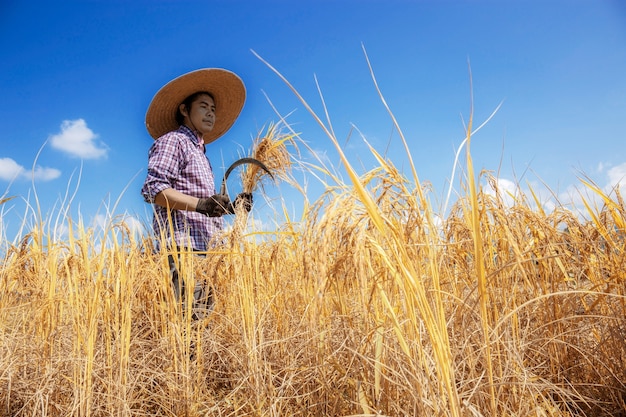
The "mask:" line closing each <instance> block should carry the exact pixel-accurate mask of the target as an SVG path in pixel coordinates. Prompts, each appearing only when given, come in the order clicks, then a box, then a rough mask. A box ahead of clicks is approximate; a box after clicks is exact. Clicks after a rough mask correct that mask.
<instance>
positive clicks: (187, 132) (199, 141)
mask: <svg viewBox="0 0 626 417" xmlns="http://www.w3.org/2000/svg"><path fill="white" fill-rule="evenodd" d="M178 131H179V132H181V133H183V134H185V135H186V136H188V137H189V139H191V141H192V142H193V143H194V144H195V145H196V146H197V147H198V148H199V149H200V150H202V151H203V152H204V141H203V140H202V137H201V136H200V135H198V134H197V133H196V132H194V131H193V130H191V129H190V128H189V127H187V126H185V125H180V127H179V128H178Z"/></svg>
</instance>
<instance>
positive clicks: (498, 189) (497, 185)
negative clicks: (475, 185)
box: [484, 178, 519, 207]
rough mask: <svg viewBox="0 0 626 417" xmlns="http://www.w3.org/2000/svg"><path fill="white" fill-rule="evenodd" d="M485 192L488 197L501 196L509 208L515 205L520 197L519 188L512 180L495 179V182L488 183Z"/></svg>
mask: <svg viewBox="0 0 626 417" xmlns="http://www.w3.org/2000/svg"><path fill="white" fill-rule="evenodd" d="M484 192H485V194H487V195H492V196H496V195H497V196H499V197H500V198H502V201H503V202H504V204H505V205H506V206H507V207H512V206H513V205H514V204H515V199H516V198H517V197H518V194H519V188H518V186H517V184H516V183H514V182H513V181H511V180H507V179H505V178H494V179H493V181H489V182H488V183H487V185H486V187H485V188H484Z"/></svg>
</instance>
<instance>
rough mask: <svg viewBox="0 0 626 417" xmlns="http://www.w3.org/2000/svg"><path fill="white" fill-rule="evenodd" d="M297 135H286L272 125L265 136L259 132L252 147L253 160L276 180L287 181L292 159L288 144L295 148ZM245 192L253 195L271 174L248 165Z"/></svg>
mask: <svg viewBox="0 0 626 417" xmlns="http://www.w3.org/2000/svg"><path fill="white" fill-rule="evenodd" d="M295 136H296V135H295V134H293V133H288V134H286V133H284V132H283V131H282V130H281V129H280V128H279V125H277V124H274V123H271V124H270V125H269V126H268V128H267V130H266V132H265V134H263V133H262V130H261V132H259V134H258V136H257V138H256V139H255V140H254V143H253V145H252V152H251V154H250V157H251V158H254V159H256V160H258V161H259V162H262V163H263V164H264V165H265V166H266V167H267V169H268V170H269V171H270V172H271V174H272V176H273V177H274V179H276V178H282V179H287V177H288V174H289V172H290V171H291V164H292V161H291V157H290V155H289V151H288V150H287V146H286V145H287V143H290V144H292V145H294V146H295V141H294V139H295ZM242 175H243V178H242V181H243V191H244V192H247V193H251V192H252V191H254V190H256V189H257V188H258V187H259V186H262V185H263V180H265V179H266V178H267V177H268V176H269V174H268V173H267V172H266V171H265V170H263V169H262V168H261V167H260V166H258V165H252V164H250V165H248V166H247V167H246V169H245V170H244V171H243V174H242Z"/></svg>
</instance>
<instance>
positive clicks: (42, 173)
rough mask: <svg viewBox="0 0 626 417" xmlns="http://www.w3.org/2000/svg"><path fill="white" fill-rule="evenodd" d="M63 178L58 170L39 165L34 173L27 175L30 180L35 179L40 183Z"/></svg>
mask: <svg viewBox="0 0 626 417" xmlns="http://www.w3.org/2000/svg"><path fill="white" fill-rule="evenodd" d="M60 176H61V171H59V170H58V169H56V168H45V167H40V166H39V165H38V166H36V167H35V170H34V171H33V172H29V173H28V174H27V177H28V178H34V179H35V180H39V181H50V180H54V179H57V178H59V177H60Z"/></svg>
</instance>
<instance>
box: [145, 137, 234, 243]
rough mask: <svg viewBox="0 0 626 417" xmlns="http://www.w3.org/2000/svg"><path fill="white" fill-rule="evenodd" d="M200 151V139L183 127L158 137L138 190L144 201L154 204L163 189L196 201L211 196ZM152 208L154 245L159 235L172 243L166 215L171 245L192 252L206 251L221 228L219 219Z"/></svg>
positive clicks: (208, 170) (207, 168)
mask: <svg viewBox="0 0 626 417" xmlns="http://www.w3.org/2000/svg"><path fill="white" fill-rule="evenodd" d="M204 151H205V148H204V143H203V142H202V139H201V138H199V137H198V136H197V135H196V134H194V132H193V131H192V130H191V129H189V128H188V127H187V126H181V127H180V128H178V129H177V130H175V131H172V132H169V133H166V134H165V135H163V136H161V137H160V138H158V139H157V140H156V141H155V142H154V144H153V145H152V147H151V148H150V151H149V154H148V175H147V176H146V180H145V182H144V184H143V187H142V188H141V194H142V195H143V198H144V200H145V201H146V202H147V203H153V204H154V199H155V197H156V195H157V194H158V193H160V192H161V191H163V190H165V189H167V188H173V189H175V190H178V191H180V192H181V193H183V194H187V195H191V196H194V197H198V198H206V197H210V196H212V195H214V194H215V184H214V177H213V169H212V168H211V163H210V162H209V159H208V158H207V157H206V156H205V154H204ZM153 207H154V219H153V223H152V227H153V230H154V233H155V234H156V238H157V242H160V236H161V234H163V236H164V237H165V238H166V240H167V242H168V244H172V241H171V233H170V223H169V221H170V216H171V222H172V223H171V229H173V231H174V242H173V243H174V244H175V245H177V246H178V247H186V248H190V249H193V250H196V251H206V250H207V247H208V245H209V243H210V242H211V239H212V238H213V236H214V235H215V234H216V233H217V232H219V231H220V230H222V228H223V227H224V223H223V220H222V218H221V217H207V216H205V215H204V214H200V213H196V212H195V211H184V210H168V209H166V208H165V207H161V206H159V205H157V204H154V205H153ZM157 245H158V243H157Z"/></svg>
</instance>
